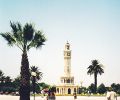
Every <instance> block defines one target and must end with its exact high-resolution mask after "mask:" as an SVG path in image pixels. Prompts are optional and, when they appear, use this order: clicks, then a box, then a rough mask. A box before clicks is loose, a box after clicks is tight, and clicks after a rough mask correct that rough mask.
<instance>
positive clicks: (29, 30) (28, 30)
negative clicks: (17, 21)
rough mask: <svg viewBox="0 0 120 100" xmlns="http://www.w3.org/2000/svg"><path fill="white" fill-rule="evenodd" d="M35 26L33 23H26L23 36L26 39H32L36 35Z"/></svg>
mask: <svg viewBox="0 0 120 100" xmlns="http://www.w3.org/2000/svg"><path fill="white" fill-rule="evenodd" d="M34 31H35V30H34V27H33V25H32V24H28V23H26V24H25V26H24V28H23V33H24V34H23V36H24V39H25V40H26V41H31V40H32V39H33V36H34Z"/></svg>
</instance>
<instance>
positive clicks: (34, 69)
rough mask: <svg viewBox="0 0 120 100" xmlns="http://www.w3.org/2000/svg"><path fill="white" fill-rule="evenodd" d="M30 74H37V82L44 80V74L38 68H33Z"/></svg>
mask: <svg viewBox="0 0 120 100" xmlns="http://www.w3.org/2000/svg"><path fill="white" fill-rule="evenodd" d="M30 72H31V73H32V72H35V73H36V81H38V80H41V79H42V72H40V71H39V69H38V67H37V66H31V69H30Z"/></svg>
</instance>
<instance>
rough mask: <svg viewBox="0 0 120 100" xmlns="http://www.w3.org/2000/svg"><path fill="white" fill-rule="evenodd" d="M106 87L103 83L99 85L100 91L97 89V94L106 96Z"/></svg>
mask: <svg viewBox="0 0 120 100" xmlns="http://www.w3.org/2000/svg"><path fill="white" fill-rule="evenodd" d="M106 91H107V90H106V87H105V85H104V84H103V83H102V84H100V85H99V87H98V89H97V92H98V93H100V94H104V93H105V92H106Z"/></svg>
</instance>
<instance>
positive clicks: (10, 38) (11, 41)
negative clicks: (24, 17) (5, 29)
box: [0, 33, 16, 46]
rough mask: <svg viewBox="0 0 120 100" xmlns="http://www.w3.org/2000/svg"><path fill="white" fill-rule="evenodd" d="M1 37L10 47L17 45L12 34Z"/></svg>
mask: <svg viewBox="0 0 120 100" xmlns="http://www.w3.org/2000/svg"><path fill="white" fill-rule="evenodd" d="M0 35H1V36H2V37H3V38H4V39H5V40H6V41H7V42H8V45H10V46H13V44H15V43H16V41H15V39H14V38H13V36H12V35H11V34H10V33H1V34H0Z"/></svg>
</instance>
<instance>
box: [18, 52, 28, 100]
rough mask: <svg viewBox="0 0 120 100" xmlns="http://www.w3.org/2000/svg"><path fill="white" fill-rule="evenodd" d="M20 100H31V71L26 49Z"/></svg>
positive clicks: (23, 59)
mask: <svg viewBox="0 0 120 100" xmlns="http://www.w3.org/2000/svg"><path fill="white" fill-rule="evenodd" d="M20 74H21V81H20V91H19V92H20V100H30V72H29V62H28V57H27V53H26V51H23V54H22V61H21V73H20Z"/></svg>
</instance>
